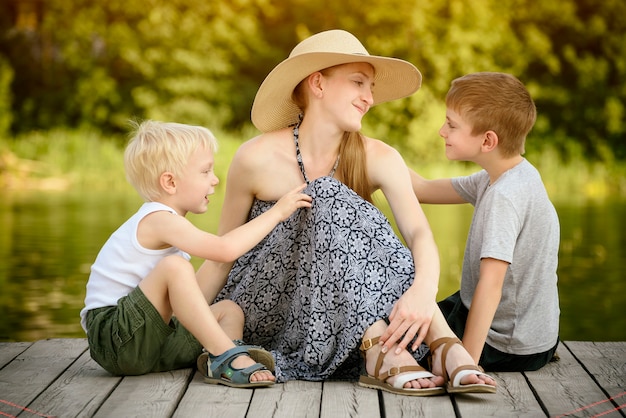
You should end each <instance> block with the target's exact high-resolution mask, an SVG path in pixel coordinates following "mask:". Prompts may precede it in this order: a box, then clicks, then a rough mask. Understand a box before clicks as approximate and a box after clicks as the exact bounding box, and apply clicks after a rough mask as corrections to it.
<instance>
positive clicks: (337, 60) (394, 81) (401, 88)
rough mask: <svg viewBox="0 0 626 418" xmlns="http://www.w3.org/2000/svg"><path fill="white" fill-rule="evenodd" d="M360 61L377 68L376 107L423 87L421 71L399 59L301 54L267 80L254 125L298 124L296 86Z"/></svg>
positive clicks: (256, 101) (261, 127)
mask: <svg viewBox="0 0 626 418" xmlns="http://www.w3.org/2000/svg"><path fill="white" fill-rule="evenodd" d="M356 62H367V63H369V64H371V65H372V66H373V67H374V71H375V75H374V83H375V89H374V92H373V98H374V104H375V105H376V104H379V103H384V102H388V101H391V100H396V99H401V98H403V97H407V96H410V95H411V94H413V93H415V92H416V91H417V90H418V89H419V88H420V86H421V84H422V75H421V74H420V72H419V70H418V69H417V68H416V67H415V66H414V65H413V64H411V63H409V62H407V61H404V60H401V59H397V58H388V57H379V56H375V55H360V54H345V53H336V52H311V53H306V54H301V55H298V56H295V57H291V58H288V59H286V60H284V61H283V62H281V63H280V64H278V65H277V66H276V67H275V68H274V69H273V70H272V71H271V72H270V73H269V74H268V75H267V77H266V78H265V80H263V83H261V87H259V90H258V91H257V94H256V97H255V98H254V103H253V104H252V112H251V118H252V123H253V124H254V126H255V127H256V128H257V129H259V130H260V131H261V132H270V131H274V130H277V129H281V128H284V127H287V126H290V125H293V124H295V123H296V122H297V121H298V114H299V113H300V112H301V110H300V109H299V108H298V106H296V104H295V103H294V102H293V101H292V100H291V94H292V92H293V90H294V89H295V88H296V86H297V85H298V84H299V83H300V82H301V81H302V80H304V79H305V78H306V77H307V76H309V75H310V74H312V73H314V72H316V71H320V70H323V69H325V68H329V67H333V66H335V65H341V64H348V63H356Z"/></svg>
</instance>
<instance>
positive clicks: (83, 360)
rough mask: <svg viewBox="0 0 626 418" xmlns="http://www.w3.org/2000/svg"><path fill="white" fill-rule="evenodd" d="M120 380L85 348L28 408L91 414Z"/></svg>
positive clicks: (62, 414) (67, 414)
mask: <svg viewBox="0 0 626 418" xmlns="http://www.w3.org/2000/svg"><path fill="white" fill-rule="evenodd" d="M121 379H122V378H121V377H115V376H111V375H110V374H109V373H108V372H106V371H105V370H104V369H102V367H100V366H99V365H98V363H96V362H95V361H93V360H92V359H91V357H90V356H89V352H88V351H86V352H84V353H83V354H82V355H81V356H80V357H79V358H78V360H77V361H76V362H75V363H74V364H72V365H71V366H70V368H69V369H67V370H66V371H65V373H63V374H62V375H61V376H60V377H59V378H58V379H57V380H55V381H54V383H52V385H50V386H49V387H48V388H47V389H46V390H45V391H44V392H43V393H42V394H41V395H39V396H38V397H37V399H36V400H35V401H34V402H33V403H32V404H31V405H29V408H31V409H34V410H36V411H45V412H46V414H48V415H52V416H59V417H64V418H66V417H67V418H69V417H85V416H87V417H90V416H93V415H94V414H95V412H96V411H97V410H98V409H99V408H100V405H101V404H102V402H103V401H104V400H105V399H106V398H107V397H108V396H109V394H110V393H111V392H112V391H113V389H114V388H115V387H116V386H117V385H118V383H119V382H120V380H121Z"/></svg>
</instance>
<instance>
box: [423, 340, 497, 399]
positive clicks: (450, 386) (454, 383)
mask: <svg viewBox="0 0 626 418" xmlns="http://www.w3.org/2000/svg"><path fill="white" fill-rule="evenodd" d="M442 344H443V345H444V346H443V351H442V353H441V370H443V378H444V379H445V381H446V384H447V391H448V393H452V394H454V393H496V387H495V386H491V385H487V384H485V383H474V384H467V385H462V384H461V379H462V378H464V377H465V376H468V375H470V374H475V375H477V376H487V377H489V378H491V379H493V377H491V376H489V375H488V374H486V373H484V372H483V369H482V367H480V366H476V365H474V364H470V365H467V366H459V367H457V368H456V369H454V371H453V372H452V374H451V375H450V378H449V379H448V372H447V370H446V357H447V355H448V351H449V350H450V348H452V347H453V346H454V344H461V345H463V343H462V342H461V340H459V339H458V338H454V337H443V338H438V339H436V340H435V341H433V342H432V343H430V346H429V347H430V354H431V356H434V353H435V350H436V349H437V348H439V347H440V346H441V345H442Z"/></svg>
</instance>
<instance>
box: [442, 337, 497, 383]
mask: <svg viewBox="0 0 626 418" xmlns="http://www.w3.org/2000/svg"><path fill="white" fill-rule="evenodd" d="M430 346H431V347H432V348H431V355H432V372H433V373H434V374H436V375H438V376H445V377H446V380H448V378H449V379H452V380H454V378H455V376H456V375H458V376H462V377H461V378H460V379H459V380H458V382H452V384H453V389H457V390H458V391H462V389H461V388H462V387H473V388H476V386H477V385H478V386H479V387H482V389H477V390H473V391H475V392H495V387H496V381H495V380H494V379H493V378H492V377H491V376H488V375H486V374H484V373H482V372H480V369H479V368H478V366H477V365H476V364H475V363H474V359H472V356H470V354H469V353H468V352H467V350H465V347H463V345H462V344H461V343H460V341H459V340H458V339H457V338H442V339H439V340H435V341H433V342H431V344H430ZM443 361H445V370H444V365H443ZM468 369H470V370H469V371H462V370H468ZM457 371H459V372H457ZM459 373H462V374H459ZM448 391H449V392H450V387H449V388H448Z"/></svg>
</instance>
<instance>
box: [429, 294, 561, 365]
mask: <svg viewBox="0 0 626 418" xmlns="http://www.w3.org/2000/svg"><path fill="white" fill-rule="evenodd" d="M438 305H439V309H441V312H442V313H443V316H444V317H445V318H446V321H448V325H449V326H450V328H451V329H452V331H454V333H455V334H456V335H457V337H459V339H463V333H464V332H465V324H466V323H467V314H468V313H469V311H468V310H467V308H466V307H465V305H463V302H461V294H460V292H456V293H454V294H453V295H451V296H449V297H447V298H446V299H444V300H442V301H441V302H439V303H438ZM558 345H559V342H558V341H557V343H556V345H555V346H554V347H552V348H551V349H550V350H548V351H545V352H543V353H537V354H528V355H517V354H509V353H503V352H502V351H500V350H497V349H495V348H493V347H491V346H490V345H489V344H487V343H485V346H484V347H483V352H482V354H481V355H480V361H479V362H478V364H480V366H482V368H483V369H485V370H486V371H491V372H523V371H533V370H538V369H540V368H542V367H543V366H545V365H546V364H548V363H549V362H550V361H552V360H553V357H554V355H555V353H556V348H557V346H558ZM554 360H556V358H554Z"/></svg>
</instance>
